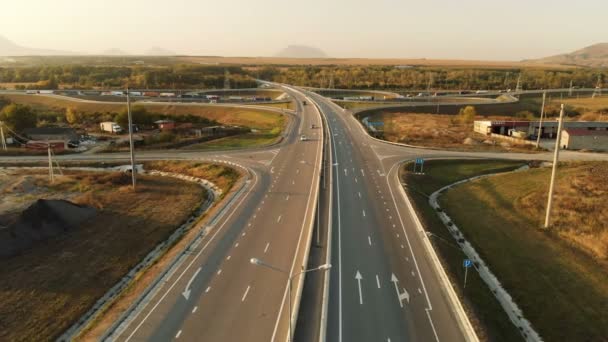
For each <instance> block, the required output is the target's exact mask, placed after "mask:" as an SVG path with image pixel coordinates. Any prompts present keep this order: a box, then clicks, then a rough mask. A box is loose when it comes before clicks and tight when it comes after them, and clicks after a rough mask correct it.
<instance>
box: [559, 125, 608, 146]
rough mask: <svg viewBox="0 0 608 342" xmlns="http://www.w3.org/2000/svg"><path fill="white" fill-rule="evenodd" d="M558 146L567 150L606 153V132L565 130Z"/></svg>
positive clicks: (607, 138) (607, 141)
mask: <svg viewBox="0 0 608 342" xmlns="http://www.w3.org/2000/svg"><path fill="white" fill-rule="evenodd" d="M560 146H561V147H562V148H564V149H569V150H581V149H586V150H594V151H608V130H589V129H565V130H564V131H563V132H562V138H561V140H560Z"/></svg>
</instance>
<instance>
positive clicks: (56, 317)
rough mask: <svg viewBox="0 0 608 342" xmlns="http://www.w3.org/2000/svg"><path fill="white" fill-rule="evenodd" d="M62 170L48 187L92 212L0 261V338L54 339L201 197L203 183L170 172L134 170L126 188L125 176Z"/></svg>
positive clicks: (186, 216) (202, 196)
mask: <svg viewBox="0 0 608 342" xmlns="http://www.w3.org/2000/svg"><path fill="white" fill-rule="evenodd" d="M41 172H44V171H41ZM66 174H69V176H64V177H59V179H58V181H57V182H56V184H55V185H53V186H51V187H50V188H51V189H52V190H53V191H54V192H68V193H74V194H75V195H76V197H75V198H73V199H72V200H73V201H75V202H77V203H83V204H89V205H93V206H95V207H97V208H98V209H99V211H98V214H97V215H96V216H95V217H94V218H92V219H91V220H89V221H86V222H85V223H83V224H82V225H81V227H80V228H79V229H75V230H72V231H69V232H68V233H66V234H63V235H60V236H57V237H55V238H51V239H49V240H47V241H45V242H44V243H40V244H37V245H36V246H34V247H33V248H31V249H29V250H26V251H24V252H22V253H21V254H20V255H17V256H14V257H11V258H5V259H3V260H2V262H1V263H0V327H1V328H0V340H3V341H48V340H54V339H55V338H57V337H58V336H59V335H60V334H61V333H62V332H63V331H64V330H65V329H67V328H68V327H69V326H70V325H71V324H72V323H73V322H74V321H75V320H77V319H78V318H79V317H80V316H81V315H82V314H83V313H84V312H85V311H86V310H88V309H89V307H90V306H91V305H93V303H94V302H95V301H96V300H97V299H98V298H99V297H101V296H102V295H103V294H104V293H105V292H106V291H107V290H108V289H109V288H110V287H111V286H113V285H114V284H115V283H116V282H117V281H118V280H119V279H120V278H121V277H122V276H123V275H124V274H125V273H126V272H128V270H129V269H130V268H131V267H133V266H134V265H135V264H137V263H138V262H139V261H140V260H141V259H142V258H143V257H144V256H145V255H146V254H147V253H148V252H149V251H150V250H151V249H152V248H153V247H154V246H155V245H156V244H157V243H159V242H160V241H162V240H164V239H165V238H166V237H167V236H168V235H169V234H171V232H173V230H175V228H177V226H178V225H179V224H180V223H181V222H184V221H185V220H186V219H187V218H188V217H189V216H190V214H191V213H192V211H193V210H194V209H195V208H196V207H197V206H198V205H199V204H200V203H201V201H202V200H203V198H204V197H205V196H206V194H205V191H204V189H202V188H200V187H198V186H193V185H192V184H190V183H187V182H185V181H181V180H175V179H170V178H162V177H150V176H140V177H139V182H138V190H137V192H133V191H132V190H131V189H130V187H129V185H128V184H130V177H129V176H128V175H126V174H122V173H115V174H108V173H86V174H85V173H75V172H67V173H66ZM42 177H44V175H43V176H42ZM42 184H44V183H42ZM40 186H42V185H40Z"/></svg>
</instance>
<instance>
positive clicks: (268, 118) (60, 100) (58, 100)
mask: <svg viewBox="0 0 608 342" xmlns="http://www.w3.org/2000/svg"><path fill="white" fill-rule="evenodd" d="M2 97H4V98H7V99H9V100H11V101H12V102H15V103H21V104H27V105H31V106H32V107H34V108H37V109H40V110H42V111H45V110H52V111H60V112H63V110H65V108H73V109H74V110H76V111H78V112H83V113H85V114H86V113H118V112H120V111H122V110H123V109H124V108H125V105H124V104H121V103H103V102H87V101H78V100H72V99H69V98H66V97H57V96H43V95H24V94H5V95H2ZM138 105H142V106H144V107H146V108H147V109H148V111H149V112H153V113H161V114H165V115H183V114H194V115H200V116H203V117H205V118H208V119H210V120H216V121H217V122H219V123H221V124H224V125H238V126H247V127H250V128H257V129H273V128H275V127H282V124H283V122H284V120H285V119H284V117H283V115H282V114H280V113H275V112H271V111H264V110H259V109H253V108H244V107H229V106H214V105H196V104H176V103H138Z"/></svg>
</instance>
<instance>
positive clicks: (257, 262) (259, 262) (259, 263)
mask: <svg viewBox="0 0 608 342" xmlns="http://www.w3.org/2000/svg"><path fill="white" fill-rule="evenodd" d="M249 262H251V264H253V265H256V266H263V267H266V268H269V269H271V270H273V271H277V272H280V273H283V274H285V275H286V276H287V278H288V292H287V296H288V297H289V298H288V302H289V313H288V318H287V319H288V320H289V331H288V339H287V340H288V341H293V336H292V334H293V329H292V327H291V284H292V282H293V279H294V278H296V277H298V276H300V275H302V274H304V273H308V272H313V271H326V270H328V269H330V268H331V264H323V265H321V266H318V267H315V268H311V269H307V270H304V271H301V272H299V273H296V274H293V275H291V276H290V275H289V272H287V271H285V270H283V269H280V268H278V267H275V266H272V265H270V264H268V263H266V262H264V261H262V260H260V259H258V258H251V260H249Z"/></svg>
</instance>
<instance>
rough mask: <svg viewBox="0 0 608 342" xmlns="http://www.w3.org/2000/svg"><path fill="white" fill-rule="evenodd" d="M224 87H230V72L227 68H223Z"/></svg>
mask: <svg viewBox="0 0 608 342" xmlns="http://www.w3.org/2000/svg"><path fill="white" fill-rule="evenodd" d="M224 89H230V72H229V71H228V69H226V70H224Z"/></svg>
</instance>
